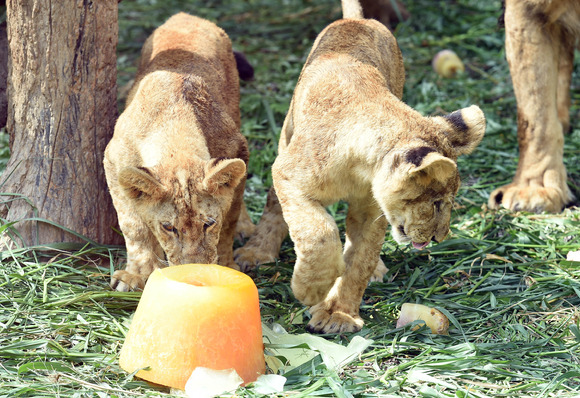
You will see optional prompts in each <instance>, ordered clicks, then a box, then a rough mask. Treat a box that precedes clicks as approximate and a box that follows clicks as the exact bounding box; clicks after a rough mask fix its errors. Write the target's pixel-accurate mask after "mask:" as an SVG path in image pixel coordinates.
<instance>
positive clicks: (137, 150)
mask: <svg viewBox="0 0 580 398" xmlns="http://www.w3.org/2000/svg"><path fill="white" fill-rule="evenodd" d="M127 103H128V105H127V107H126V109H125V111H124V112H123V113H122V114H121V116H120V117H119V120H118V121H117V124H116V126H115V132H114V136H113V138H112V140H111V142H110V143H109V144H108V146H107V149H106V152H105V161H104V165H105V172H106V176H107V183H108V185H109V189H110V191H111V196H112V198H113V203H114V205H115V209H116V210H117V214H118V217H119V225H120V227H121V230H122V231H123V234H124V237H125V242H126V246H127V257H128V259H127V267H126V269H125V270H123V271H116V272H115V273H114V274H113V277H112V280H111V286H112V287H113V288H116V289H117V290H120V291H126V290H130V289H139V288H143V286H144V284H145V281H146V280H147V278H148V276H149V275H150V274H151V272H152V271H153V270H154V269H156V268H159V267H163V266H165V265H175V264H182V263H216V262H217V263H219V264H221V265H225V266H229V267H232V268H236V269H237V268H238V267H237V266H236V264H235V263H234V261H233V256H232V247H233V246H232V245H233V238H234V233H235V229H236V223H237V220H238V217H239V215H240V209H241V208H242V206H243V201H242V194H243V191H244V186H245V180H246V163H247V161H248V147H247V142H246V140H245V138H244V137H243V136H242V135H241V133H240V111H239V80H238V72H237V70H236V60H235V59H234V53H233V51H232V47H231V43H230V40H229V38H228V36H227V35H226V33H225V32H224V31H223V30H222V29H220V28H219V27H217V26H216V25H215V24H213V23H211V22H209V21H206V20H204V19H201V18H198V17H195V16H191V15H187V14H184V13H180V14H177V15H174V16H173V17H171V18H170V19H169V20H168V21H167V22H166V23H165V24H164V25H162V26H161V27H159V28H158V29H157V30H155V32H153V34H152V35H151V36H150V37H149V38H148V39H147V41H146V42H145V44H144V47H143V50H142V54H141V61H140V65H139V70H138V72H137V76H136V79H135V84H134V85H133V87H132V88H131V91H130V93H129V96H128V101H127ZM165 260H166V261H165Z"/></svg>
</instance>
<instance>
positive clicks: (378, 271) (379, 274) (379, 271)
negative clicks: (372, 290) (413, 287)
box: [369, 258, 389, 282]
mask: <svg viewBox="0 0 580 398" xmlns="http://www.w3.org/2000/svg"><path fill="white" fill-rule="evenodd" d="M388 271H389V269H388V268H387V266H386V265H385V263H383V260H381V259H380V258H379V262H378V263H377V266H376V268H375V270H374V271H373V274H372V275H371V279H370V280H369V282H382V281H383V278H384V276H385V274H386V273H387V272H388Z"/></svg>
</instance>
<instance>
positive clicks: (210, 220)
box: [203, 217, 217, 231]
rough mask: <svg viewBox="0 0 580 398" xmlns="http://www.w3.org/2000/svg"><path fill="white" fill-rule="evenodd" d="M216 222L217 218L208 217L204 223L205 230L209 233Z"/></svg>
mask: <svg viewBox="0 0 580 398" xmlns="http://www.w3.org/2000/svg"><path fill="white" fill-rule="evenodd" d="M216 222H217V221H216V220H215V218H212V217H208V218H207V220H206V221H204V222H203V230H204V231H207V230H208V229H209V228H210V227H212V226H214V224H215V223H216Z"/></svg>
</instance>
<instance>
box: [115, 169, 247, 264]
mask: <svg viewBox="0 0 580 398" xmlns="http://www.w3.org/2000/svg"><path fill="white" fill-rule="evenodd" d="M245 173H246V165H245V163H244V161H243V160H241V159H212V160H210V161H208V162H197V163H194V164H192V165H190V166H189V167H183V166H182V168H180V169H178V170H162V169H161V170H160V169H156V170H152V169H147V168H136V167H126V168H124V169H122V170H121V171H120V172H119V184H120V186H121V188H122V189H123V191H124V193H125V195H127V196H128V197H130V198H132V199H133V203H134V209H135V211H136V212H137V213H138V214H139V216H140V218H141V219H142V220H143V221H144V222H145V223H146V224H147V226H148V227H149V230H150V231H151V232H152V233H153V235H154V236H155V238H156V239H157V240H158V241H159V243H160V244H161V247H162V248H163V250H164V252H165V255H166V258H167V261H168V262H169V265H176V264H186V263H217V262H218V258H217V244H218V241H219V236H220V231H221V228H222V222H223V220H224V217H225V216H226V214H227V212H228V210H229V209H230V206H231V203H232V199H233V196H234V190H235V188H236V187H237V186H238V184H239V183H240V181H241V180H242V179H243V177H244V176H245Z"/></svg>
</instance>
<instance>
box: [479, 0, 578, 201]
mask: <svg viewBox="0 0 580 398" xmlns="http://www.w3.org/2000/svg"><path fill="white" fill-rule="evenodd" d="M505 30H506V43H505V44H506V56H507V60H508V63H509V67H510V73H511V77H512V82H513V86H514V92H515V95H516V100H517V115H518V116H517V117H518V123H517V131H518V142H519V149H520V159H519V163H518V168H517V171H516V175H515V177H514V179H513V181H512V182H511V183H510V184H508V185H505V186H502V187H500V188H498V189H496V190H495V191H493V192H492V193H491V195H490V198H489V206H490V207H491V208H498V207H500V206H503V207H506V208H508V209H511V210H514V211H518V210H526V211H533V212H541V211H549V212H558V211H561V210H562V208H563V207H564V206H565V205H566V204H568V203H569V202H571V201H572V200H573V199H574V198H573V195H572V193H571V192H570V189H569V188H568V185H567V183H566V168H565V167H564V162H563V151H564V134H565V133H566V132H567V131H568V128H569V126H570V115H569V108H570V81H571V77H572V67H573V58H574V48H575V47H576V46H577V45H578V40H579V39H580V2H579V1H578V0H506V2H505Z"/></svg>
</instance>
